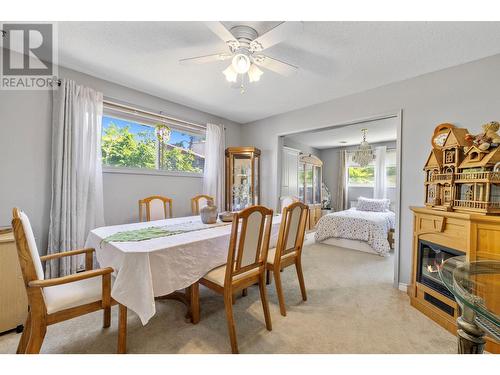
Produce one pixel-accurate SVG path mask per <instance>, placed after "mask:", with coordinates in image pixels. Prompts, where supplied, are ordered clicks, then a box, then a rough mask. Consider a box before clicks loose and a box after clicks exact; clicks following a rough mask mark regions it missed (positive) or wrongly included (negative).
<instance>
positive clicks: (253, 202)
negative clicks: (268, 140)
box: [251, 156, 260, 205]
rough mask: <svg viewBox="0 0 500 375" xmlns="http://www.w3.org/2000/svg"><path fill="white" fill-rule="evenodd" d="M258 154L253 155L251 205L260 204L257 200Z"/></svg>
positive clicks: (258, 182)
mask: <svg viewBox="0 0 500 375" xmlns="http://www.w3.org/2000/svg"><path fill="white" fill-rule="evenodd" d="M259 159H260V158H259V156H254V159H253V170H254V174H253V178H254V181H253V199H252V202H251V204H253V205H258V204H260V202H259V195H260V194H259V189H260V181H259V176H260V173H259V164H260V163H259Z"/></svg>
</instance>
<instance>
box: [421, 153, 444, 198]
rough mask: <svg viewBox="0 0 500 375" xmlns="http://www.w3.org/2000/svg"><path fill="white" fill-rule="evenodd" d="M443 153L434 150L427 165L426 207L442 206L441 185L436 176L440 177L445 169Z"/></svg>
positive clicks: (425, 168)
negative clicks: (440, 197)
mask: <svg viewBox="0 0 500 375" xmlns="http://www.w3.org/2000/svg"><path fill="white" fill-rule="evenodd" d="M442 155H443V154H442V153H441V152H440V151H438V150H435V149H432V151H431V152H430V154H429V157H428V158H427V162H426V163H425V167H424V171H425V197H426V198H425V206H426V207H435V206H440V205H441V201H440V200H439V186H440V185H439V184H438V183H437V182H436V181H435V180H434V176H435V175H439V174H440V173H441V171H442V169H443V158H442Z"/></svg>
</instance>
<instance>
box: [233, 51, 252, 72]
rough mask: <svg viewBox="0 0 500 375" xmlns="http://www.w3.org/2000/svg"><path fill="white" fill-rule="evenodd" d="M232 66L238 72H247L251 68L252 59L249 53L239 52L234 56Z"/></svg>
mask: <svg viewBox="0 0 500 375" xmlns="http://www.w3.org/2000/svg"><path fill="white" fill-rule="evenodd" d="M232 66H233V69H234V70H235V71H236V73H238V74H245V73H247V72H248V69H250V59H249V58H248V56H247V55H244V54H243V53H238V54H236V55H234V57H233V61H232Z"/></svg>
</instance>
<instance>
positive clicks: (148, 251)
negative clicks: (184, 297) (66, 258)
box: [85, 216, 281, 325]
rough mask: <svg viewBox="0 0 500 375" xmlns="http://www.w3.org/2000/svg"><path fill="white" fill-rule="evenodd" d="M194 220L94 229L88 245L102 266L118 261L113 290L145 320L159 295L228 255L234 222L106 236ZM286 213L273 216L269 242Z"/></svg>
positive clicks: (193, 218) (273, 242)
mask: <svg viewBox="0 0 500 375" xmlns="http://www.w3.org/2000/svg"><path fill="white" fill-rule="evenodd" d="M188 222H193V223H197V224H193V225H199V223H200V222H201V221H200V218H199V216H188V217H181V218H173V219H166V220H157V221H149V222H143V223H134V224H124V225H114V226H109V227H101V228H97V229H94V230H92V231H91V232H90V234H89V236H88V238H87V241H86V243H85V246H86V247H93V248H95V249H96V256H97V261H98V262H99V264H100V266H101V267H113V269H114V270H115V272H114V276H115V280H114V283H113V287H112V289H111V296H112V297H113V298H114V299H115V300H116V301H118V302H119V303H121V304H123V305H125V306H127V308H129V309H131V310H132V311H134V312H135V313H136V314H137V315H138V316H139V318H140V319H141V321H142V324H144V325H145V324H146V323H147V322H148V321H149V319H151V317H152V316H153V315H154V314H155V312H156V309H155V299H154V298H155V297H156V296H163V295H166V294H170V293H172V292H174V291H176V290H180V289H183V288H186V287H188V286H190V285H192V284H193V283H194V282H196V281H197V280H199V279H200V278H201V277H203V276H204V275H205V274H206V273H207V272H208V271H210V270H211V269H213V268H215V267H218V266H221V265H223V264H225V263H226V261H227V251H228V246H229V236H230V233H231V225H230V223H229V225H224V226H216V227H213V228H210V229H203V230H198V231H193V232H187V233H182V234H177V235H173V236H168V237H160V238H155V239H151V240H146V241H135V242H111V243H107V242H103V241H102V240H103V239H104V238H106V237H108V236H110V235H112V234H114V233H117V232H122V231H128V230H134V229H140V228H148V227H152V226H155V227H156V226H165V225H167V226H168V225H175V224H182V223H188ZM280 222H281V216H274V217H273V226H272V238H271V241H270V248H271V247H275V246H276V239H277V234H278V231H279V224H280Z"/></svg>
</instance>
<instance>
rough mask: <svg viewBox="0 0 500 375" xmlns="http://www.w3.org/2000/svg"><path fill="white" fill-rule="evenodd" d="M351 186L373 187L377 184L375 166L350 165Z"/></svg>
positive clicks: (349, 181) (349, 180)
mask: <svg viewBox="0 0 500 375" xmlns="http://www.w3.org/2000/svg"><path fill="white" fill-rule="evenodd" d="M348 172H349V179H348V184H349V186H353V187H354V186H357V187H362V186H364V187H373V186H374V185H375V167H374V166H373V165H369V166H367V167H354V166H353V167H349V170H348Z"/></svg>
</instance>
